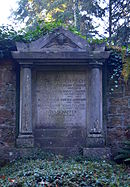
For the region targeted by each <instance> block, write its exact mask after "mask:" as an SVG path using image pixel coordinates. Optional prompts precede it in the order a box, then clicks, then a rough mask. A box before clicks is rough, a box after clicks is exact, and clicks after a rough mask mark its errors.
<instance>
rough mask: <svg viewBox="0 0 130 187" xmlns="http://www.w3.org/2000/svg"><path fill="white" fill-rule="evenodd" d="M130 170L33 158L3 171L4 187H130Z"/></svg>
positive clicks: (58, 158)
mask: <svg viewBox="0 0 130 187" xmlns="http://www.w3.org/2000/svg"><path fill="white" fill-rule="evenodd" d="M128 171H129V168H128V166H126V165H118V164H116V163H113V162H108V161H105V160H103V161H90V160H86V159H84V158H75V159H74V158H73V159H72V158H71V159H64V158H62V157H61V156H55V155H52V154H50V155H47V156H45V154H44V155H40V156H36V155H35V156H33V157H32V156H30V158H24V159H19V160H16V161H13V162H12V163H9V164H7V165H6V166H4V167H2V168H1V170H0V187H8V186H10V187H11V186H17V187H18V186H19V187H20V186H23V187H24V186H25V187H26V186H27V187H29V186H31V187H62V186H64V187H80V186H82V187H96V186H97V187H118V186H119V187H129V186H130V183H129V172H128Z"/></svg>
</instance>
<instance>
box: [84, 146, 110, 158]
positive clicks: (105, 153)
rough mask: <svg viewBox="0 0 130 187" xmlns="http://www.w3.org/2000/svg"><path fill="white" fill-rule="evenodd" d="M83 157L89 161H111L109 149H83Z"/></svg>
mask: <svg viewBox="0 0 130 187" xmlns="http://www.w3.org/2000/svg"><path fill="white" fill-rule="evenodd" d="M83 156H84V157H86V158H89V159H90V158H91V159H111V156H112V154H111V149H110V148H109V147H96V148H95V147H93V148H87V147H86V148H83Z"/></svg>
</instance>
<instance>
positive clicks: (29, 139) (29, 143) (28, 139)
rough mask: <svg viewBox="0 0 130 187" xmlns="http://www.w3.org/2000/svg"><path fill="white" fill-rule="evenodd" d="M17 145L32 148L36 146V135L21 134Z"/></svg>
mask: <svg viewBox="0 0 130 187" xmlns="http://www.w3.org/2000/svg"><path fill="white" fill-rule="evenodd" d="M16 146H17V147H19V148H20V147H23V148H29V147H30V148H31V147H34V137H33V135H20V136H18V138H17V140H16Z"/></svg>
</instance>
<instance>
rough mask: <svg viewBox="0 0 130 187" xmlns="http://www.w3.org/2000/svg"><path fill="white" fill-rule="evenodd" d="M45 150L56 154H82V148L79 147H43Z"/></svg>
mask: <svg viewBox="0 0 130 187" xmlns="http://www.w3.org/2000/svg"><path fill="white" fill-rule="evenodd" d="M42 150H43V151H45V152H51V153H54V154H58V155H63V156H67V157H68V156H76V155H79V154H81V153H80V150H81V149H80V148H78V147H76V146H75V147H44V148H42Z"/></svg>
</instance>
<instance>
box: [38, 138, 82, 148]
mask: <svg viewBox="0 0 130 187" xmlns="http://www.w3.org/2000/svg"><path fill="white" fill-rule="evenodd" d="M84 145H85V138H84V139H83V138H80V139H79V138H73V137H71V138H68V137H63V138H59V137H54V138H52V137H49V138H35V146H37V147H73V146H76V147H81V146H84Z"/></svg>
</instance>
